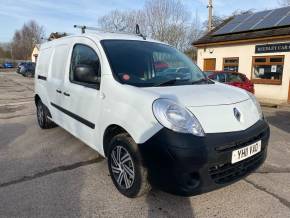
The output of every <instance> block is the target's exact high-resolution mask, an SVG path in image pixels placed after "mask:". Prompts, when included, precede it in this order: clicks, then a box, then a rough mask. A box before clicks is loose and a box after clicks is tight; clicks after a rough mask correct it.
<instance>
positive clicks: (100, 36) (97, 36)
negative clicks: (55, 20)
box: [41, 32, 167, 48]
mask: <svg viewBox="0 0 290 218" xmlns="http://www.w3.org/2000/svg"><path fill="white" fill-rule="evenodd" d="M77 37H85V38H90V39H92V40H93V41H95V42H99V41H101V40H112V39H116V40H117V39H119V40H136V41H146V42H156V43H161V44H166V43H163V42H160V41H156V40H153V39H149V38H146V40H144V39H143V38H142V37H141V36H138V35H135V34H126V33H110V32H96V33H85V34H75V35H69V36H65V37H62V38H59V39H54V40H52V41H50V42H45V43H43V44H42V46H41V47H42V48H44V47H49V46H51V45H53V44H58V43H61V42H64V41H66V40H69V39H70V38H77ZM166 45H167V44H166Z"/></svg>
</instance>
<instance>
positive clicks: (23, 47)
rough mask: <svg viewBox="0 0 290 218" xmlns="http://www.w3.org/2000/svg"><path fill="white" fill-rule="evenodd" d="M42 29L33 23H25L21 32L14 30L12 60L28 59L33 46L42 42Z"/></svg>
mask: <svg viewBox="0 0 290 218" xmlns="http://www.w3.org/2000/svg"><path fill="white" fill-rule="evenodd" d="M43 36H44V29H43V27H42V26H40V25H38V24H37V23H36V22H35V21H33V20H32V21H29V22H28V23H25V24H24V25H23V26H22V28H21V30H16V31H15V33H14V36H13V39H12V43H11V46H12V56H13V58H14V59H20V60H25V59H30V57H31V53H32V50H33V48H34V46H35V45H36V44H38V43H40V42H41V41H42V38H43Z"/></svg>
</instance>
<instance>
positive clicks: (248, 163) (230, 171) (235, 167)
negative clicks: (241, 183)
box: [209, 152, 263, 184]
mask: <svg viewBox="0 0 290 218" xmlns="http://www.w3.org/2000/svg"><path fill="white" fill-rule="evenodd" d="M262 162H263V152H260V153H259V154H256V155H255V156H253V157H250V158H248V159H246V160H244V161H241V162H239V163H235V164H230V163H226V164H219V165H216V166H213V167H211V168H210V169H209V175H210V176H211V178H212V179H213V180H214V182H215V183H217V184H224V183H229V182H232V181H235V180H237V179H239V178H241V177H243V176H245V175H246V174H247V173H249V172H251V171H253V170H255V169H257V167H259V166H260V165H261V163H262Z"/></svg>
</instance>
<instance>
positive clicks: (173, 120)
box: [153, 99, 205, 136]
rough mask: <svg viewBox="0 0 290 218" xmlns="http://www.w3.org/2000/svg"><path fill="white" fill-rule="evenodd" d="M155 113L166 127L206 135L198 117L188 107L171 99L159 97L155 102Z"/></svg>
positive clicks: (176, 130) (181, 131)
mask: <svg viewBox="0 0 290 218" xmlns="http://www.w3.org/2000/svg"><path fill="white" fill-rule="evenodd" d="M153 114H154V116H155V117H156V119H157V120H158V121H159V122H160V124H161V125H163V126H164V127H166V128H168V129H171V130H173V131H175V132H180V133H190V134H193V135H196V136H204V135H205V134H204V131H203V128H202V126H201V125H200V123H199V121H198V119H197V118H196V117H195V116H194V115H193V114H192V113H191V112H190V111H188V110H187V109H186V108H184V107H182V106H180V105H178V104H177V103H175V102H174V101H172V100H169V99H157V100H155V101H154V102H153Z"/></svg>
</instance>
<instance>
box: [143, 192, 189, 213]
mask: <svg viewBox="0 0 290 218" xmlns="http://www.w3.org/2000/svg"><path fill="white" fill-rule="evenodd" d="M146 202H147V204H148V217H150V218H152V217H194V213H193V208H192V206H191V203H190V199H189V198H185V197H179V196H174V195H171V194H167V193H165V192H162V191H158V190H152V191H151V192H150V193H149V194H148V195H147V197H146ZM164 206H166V207H164Z"/></svg>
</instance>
